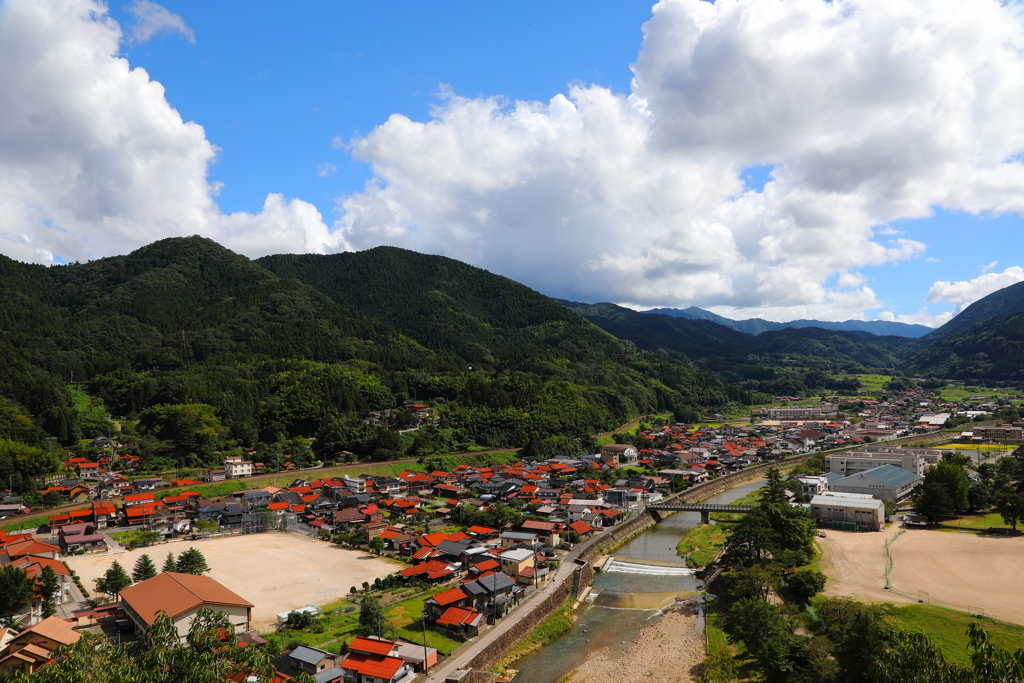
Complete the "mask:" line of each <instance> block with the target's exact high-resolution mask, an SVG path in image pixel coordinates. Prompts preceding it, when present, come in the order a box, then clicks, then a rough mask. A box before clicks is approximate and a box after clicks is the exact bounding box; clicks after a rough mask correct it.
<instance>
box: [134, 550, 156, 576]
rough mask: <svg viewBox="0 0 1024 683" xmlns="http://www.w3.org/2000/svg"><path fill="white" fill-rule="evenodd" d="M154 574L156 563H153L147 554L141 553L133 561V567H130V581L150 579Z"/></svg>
mask: <svg viewBox="0 0 1024 683" xmlns="http://www.w3.org/2000/svg"><path fill="white" fill-rule="evenodd" d="M154 576H156V565H155V564H153V560H152V558H150V556H149V555H145V554H144V555H141V556H140V557H139V559H138V560H136V561H135V568H134V569H132V581H134V582H136V583H138V582H139V581H145V580H146V579H152V578H153V577H154Z"/></svg>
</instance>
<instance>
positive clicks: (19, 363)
mask: <svg viewBox="0 0 1024 683" xmlns="http://www.w3.org/2000/svg"><path fill="white" fill-rule="evenodd" d="M274 271H276V272H274ZM0 291H2V294H3V296H2V297H0V353H2V354H3V358H4V361H5V362H4V363H2V364H0V397H3V398H2V400H0V440H2V439H8V440H10V443H20V444H23V445H25V444H27V446H25V447H26V448H27V447H45V449H47V450H52V449H53V448H54V447H55V443H60V444H63V445H66V446H67V445H74V444H75V443H76V442H77V441H78V440H79V439H80V438H82V437H83V436H84V437H88V438H92V437H93V436H96V435H97V434H99V433H103V432H104V430H106V429H109V423H106V424H103V422H102V420H100V421H97V420H96V419H95V418H94V417H93V418H85V417H84V415H85V413H84V412H83V411H82V409H81V407H80V406H79V405H78V404H79V403H81V402H82V401H85V402H86V403H88V402H89V401H90V400H92V399H90V398H89V397H90V396H92V397H98V398H99V399H102V401H104V403H105V406H106V410H107V411H109V412H110V413H111V414H113V415H115V416H116V415H124V416H128V417H129V418H130V419H129V420H127V421H126V424H127V425H129V427H130V430H129V432H128V433H124V434H122V438H123V439H124V440H126V441H128V442H129V443H134V444H135V446H134V450H136V451H137V452H138V453H139V454H140V455H142V456H143V457H144V459H145V460H146V461H147V463H149V464H151V465H154V466H155V465H159V464H161V463H163V464H165V465H169V464H178V465H195V466H198V465H201V464H203V463H210V462H215V461H217V456H216V455H215V451H218V450H224V449H228V448H234V447H239V446H253V445H256V444H262V447H261V448H262V451H261V453H269V454H270V455H269V456H267V455H262V456H261V457H263V458H264V459H266V460H270V461H271V463H272V462H273V459H274V457H277V456H279V457H280V458H284V457H285V456H286V455H287V454H289V453H290V452H294V451H295V450H296V449H299V448H301V444H300V442H299V441H297V439H298V438H299V437H313V438H315V439H316V444H315V448H316V449H318V450H319V451H320V452H321V453H335V452H337V451H339V450H345V451H351V452H354V453H355V454H357V455H361V456H370V455H373V454H376V455H377V456H378V457H395V456H397V455H398V454H399V452H400V451H401V452H403V453H404V452H407V451H408V452H415V453H417V454H425V453H430V452H449V451H452V450H458V449H465V448H468V447H470V446H473V445H479V446H518V445H522V444H523V443H525V442H526V440H527V439H530V438H541V439H543V438H546V437H551V436H553V435H559V436H561V437H569V438H570V439H572V438H576V439H580V440H581V441H579V442H577V443H578V444H580V445H579V447H580V448H583V447H584V446H583V445H582V444H584V443H585V440H586V439H587V438H588V437H589V435H590V434H593V433H595V432H599V431H605V430H607V429H608V428H611V427H614V426H617V425H619V424H621V423H622V422H624V421H626V420H627V419H629V418H630V417H632V416H635V415H638V414H642V413H647V412H652V411H665V410H672V409H674V408H675V407H678V406H693V407H701V406H708V407H710V406H720V405H724V404H726V403H728V402H730V401H743V400H744V399H746V398H748V397H747V396H746V394H745V393H744V392H743V391H741V390H739V389H737V388H735V387H732V386H730V385H728V384H727V383H725V382H724V381H722V380H721V379H720V378H719V377H717V376H715V375H713V374H711V373H708V372H706V371H704V370H701V369H699V368H697V367H696V366H694V365H692V364H690V363H687V362H685V361H680V360H677V359H673V358H670V357H668V356H667V355H663V354H657V353H653V352H647V351H640V350H637V349H636V347H635V346H634V345H633V344H631V343H629V342H626V341H622V340H619V339H616V338H615V337H613V336H611V335H610V334H608V333H606V332H604V331H602V330H601V329H599V328H598V327H596V326H594V325H593V324H591V323H589V322H588V321H586V320H585V319H583V318H582V317H580V316H578V315H576V314H575V313H573V312H571V311H569V310H567V309H566V308H564V307H563V306H561V305H560V304H558V303H557V302H555V301H553V300H551V299H548V298H547V297H544V296H543V295H540V294H538V293H537V292H534V291H533V290H530V289H529V288H527V287H524V286H522V285H519V284H518V283H515V282H513V281H512V280H508V279H507V278H503V277H500V276H496V275H493V274H491V273H487V272H486V271H482V270H480V269H477V268H472V267H470V266H467V265H465V264H462V263H459V262H457V261H453V260H451V259H446V258H443V257H436V256H424V255H421V254H416V253H414V252H408V251H403V250H399V249H390V248H379V249H373V250H370V251H367V252H362V253H357V254H340V255H337V256H329V257H327V256H325V257H294V256H280V257H268V258H266V259H262V260H261V261H260V262H253V261H250V260H249V259H247V258H245V257H243V256H240V255H238V254H235V253H233V252H231V251H229V250H227V249H224V248H223V247H221V246H220V245H218V244H216V243H214V242H212V241H211V240H207V239H203V238H199V237H191V238H175V239H167V240H162V241H160V242H156V243H154V244H151V245H149V246H146V247H143V248H142V249H139V250H137V251H135V252H133V253H131V254H128V255H126V256H117V257H111V258H104V259H100V260H97V261H93V262H89V263H80V264H79V263H76V264H71V265H65V266H55V267H52V268H45V267H42V266H34V265H26V264H22V263H18V262H15V261H12V260H10V259H7V258H4V257H0ZM72 382H73V385H72ZM413 398H415V399H418V400H419V401H420V402H424V401H427V402H430V403H431V404H432V412H433V414H434V415H435V416H437V417H438V418H439V423H438V424H437V425H430V426H429V427H427V428H422V429H420V430H419V431H418V432H416V434H415V440H413V437H412V436H411V435H410V436H406V437H401V438H400V437H399V436H398V433H397V431H396V430H397V429H398V428H399V427H403V426H407V425H409V424H410V423H411V422H412V421H414V420H413V419H412V417H411V415H410V411H408V410H407V409H405V408H404V405H403V402H405V401H407V400H408V399H413ZM101 412H102V410H101ZM371 413H373V414H374V415H375V416H376V419H377V421H376V422H372V421H369V420H368V418H370V416H371ZM136 418H137V421H136ZM410 441H413V443H409V442H410ZM0 445H2V444H0ZM42 452H43V451H38V452H36V451H33V453H35V455H33V456H32V457H42V456H41V455H40V454H41V453H42ZM275 454H276V455H275ZM18 457H20V456H17V457H16V456H14V455H11V456H10V457H6V456H5V451H4V449H3V448H0V476H2V477H6V475H7V474H10V473H11V468H13V467H15V465H14V464H12V463H15V461H17V460H18ZM296 457H297V456H296ZM22 460H24V458H22ZM21 471H22V470H19V472H21Z"/></svg>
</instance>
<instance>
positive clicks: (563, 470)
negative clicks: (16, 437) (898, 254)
mask: <svg viewBox="0 0 1024 683" xmlns="http://www.w3.org/2000/svg"><path fill="white" fill-rule="evenodd" d="M861 405H862V406H863V408H862V412H861V413H860V414H859V415H856V416H853V417H856V418H857V419H856V420H855V421H854V420H850V419H849V417H851V416H849V415H844V414H842V413H840V411H838V410H837V408H836V405H834V404H828V403H822V404H818V405H812V406H807V407H796V406H792V407H790V406H782V407H779V408H771V409H766V410H763V411H755V413H754V415H753V418H754V422H753V423H752V424H751V425H749V426H734V425H730V424H723V425H721V426H715V427H711V426H699V425H685V424H675V425H666V426H663V427H657V428H652V429H644V430H641V431H640V432H638V434H637V436H636V438H635V439H634V441H635V443H620V444H607V445H605V446H603V447H602V449H601V452H600V453H596V454H593V455H590V456H585V457H577V458H567V457H556V458H552V459H548V460H536V459H532V458H524V459H523V460H521V461H519V462H514V463H510V464H504V465H492V466H488V467H473V466H470V465H460V466H458V467H456V468H454V469H453V470H451V471H432V472H420V471H413V470H406V471H403V472H400V473H399V474H397V475H395V476H372V475H359V476H343V477H331V478H320V479H312V478H310V479H304V478H296V479H295V480H294V481H292V483H291V484H290V485H289V486H287V487H283V488H278V487H273V486H268V487H264V488H246V487H245V485H244V481H245V479H246V478H247V477H249V476H251V475H252V474H254V473H256V472H258V469H256V468H255V467H254V463H253V462H252V461H247V460H243V459H242V458H241V457H238V456H232V457H229V458H228V459H227V460H226V462H225V467H224V468H223V469H221V468H218V469H217V470H213V471H211V472H210V476H209V477H208V479H209V480H219V479H220V477H221V476H222V475H223V478H224V479H239V480H240V481H239V488H238V490H237V491H236V492H234V493H233V494H231V495H226V496H223V497H221V498H220V499H216V500H213V499H207V498H204V496H203V494H202V493H201V492H200V491H198V490H191V489H190V488H189V487H190V486H194V485H196V484H199V483H200V482H198V481H191V480H174V481H171V482H169V483H168V482H165V481H164V479H162V478H157V477H134V478H133V477H131V476H130V475H131V471H130V468H131V466H132V465H133V464H134V463H133V459H132V458H131V456H122V457H121V458H119V459H118V460H119V461H120V462H121V463H123V464H124V465H125V471H121V472H112V471H111V470H112V469H113V468H114V466H115V463H114V462H112V461H111V459H109V458H106V459H102V460H100V459H98V460H96V461H91V460H89V459H87V458H70V459H69V460H68V463H67V466H68V467H69V468H71V469H73V470H74V471H75V473H76V475H77V477H76V478H75V479H68V480H64V481H60V482H55V483H53V484H52V485H50V486H49V487H47V488H46V489H45V490H43V491H41V493H44V494H47V493H58V494H60V495H61V496H62V497H63V498H65V499H66V500H69V501H72V502H74V501H80V502H82V504H83V505H82V507H80V508H77V509H72V510H70V511H67V512H61V513H56V514H53V515H50V516H49V519H48V523H49V527H50V528H51V529H52V530H53V532H54V538H53V540H52V541H46V540H43V539H40V538H35V537H34V535H33V534H31V533H7V532H4V531H0V564H4V565H7V564H13V565H14V566H16V567H18V568H19V569H22V570H24V571H25V572H26V573H28V574H29V576H31V577H38V576H39V574H40V573H41V572H42V571H43V568H44V567H46V566H48V567H50V568H52V569H53V570H54V572H55V573H56V574H57V575H58V577H59V581H60V591H59V602H67V601H69V600H71V595H72V591H71V589H70V586H71V583H72V577H71V575H70V572H69V570H68V569H67V566H66V565H65V564H64V563H63V562H62V561H61V560H60V558H61V557H62V556H67V555H71V554H75V553H82V552H104V551H106V550H107V549H108V548H107V543H108V540H109V536H108V535H107V533H108V532H109V530H111V529H113V528H122V527H124V528H138V529H144V530H146V531H148V532H150V534H151V537H152V538H153V539H154V540H156V539H160V538H168V539H169V538H176V537H182V536H187V535H189V534H193V533H195V532H196V530H197V529H196V528H197V526H198V527H204V526H205V527H207V528H209V527H213V528H215V529H217V530H218V531H220V532H230V531H239V530H243V529H244V528H245V526H246V525H247V524H250V525H251V524H253V523H254V520H256V519H262V520H264V521H265V520H267V519H271V520H275V519H278V518H280V519H281V521H282V522H284V521H287V523H289V524H292V525H295V526H297V527H301V528H306V529H308V531H309V533H311V534H312V535H318V536H319V537H321V538H323V539H325V540H334V541H339V539H346V538H347V539H354V540H355V541H357V542H361V543H365V544H371V547H373V544H375V545H376V547H377V548H379V549H381V551H382V552H385V553H388V554H391V555H393V556H395V557H397V558H402V559H404V560H405V561H406V563H407V566H405V567H404V568H402V569H400V570H398V571H397V572H396V573H395V575H394V579H395V580H396V581H402V582H419V583H423V584H427V585H444V586H446V587H447V589H446V590H444V591H442V592H439V593H437V594H435V595H433V596H432V597H431V598H430V599H429V600H427V601H426V604H425V609H426V618H427V619H428V621H430V622H432V623H433V624H434V626H435V627H436V628H440V629H445V630H447V631H448V632H451V633H456V634H459V635H460V636H461V637H465V638H468V637H472V636H474V635H476V634H477V633H478V632H479V630H480V629H481V627H483V626H484V625H485V624H488V623H494V622H495V621H496V620H498V619H501V618H502V617H503V616H504V615H505V614H507V612H508V610H509V609H511V608H512V607H514V606H515V605H516V604H518V603H519V602H521V601H522V600H523V599H524V596H525V595H527V593H528V592H529V591H531V590H535V589H536V587H537V586H538V585H542V584H543V583H544V581H545V580H546V578H547V577H548V575H549V574H550V572H551V571H552V569H553V567H555V566H557V564H556V563H557V562H558V561H559V559H560V558H562V557H564V554H565V552H566V550H567V549H568V548H570V547H571V543H575V542H579V541H580V540H582V539H585V538H587V537H589V536H590V535H592V534H594V533H596V532H598V531H600V530H601V529H602V528H605V527H609V526H613V525H615V524H616V523H617V522H618V521H619V520H621V519H623V518H624V517H628V516H629V515H630V514H631V513H632V512H634V511H636V510H639V509H640V508H642V507H643V506H645V505H647V504H650V503H656V502H658V501H659V500H661V499H662V498H663V497H665V496H667V495H670V494H671V493H672V492H674V491H677V490H680V489H681V488H684V487H686V486H687V485H689V484H692V483H700V482H703V481H706V480H708V479H709V478H715V477H719V476H722V475H723V474H727V473H729V472H733V471H737V470H740V469H742V468H744V467H747V466H749V465H752V464H755V463H760V462H766V461H773V460H778V459H781V458H784V457H786V456H789V455H792V454H800V453H806V452H809V451H812V450H825V449H838V448H843V447H854V448H853V449H850V448H846V449H844V450H841V451H837V452H834V453H830V454H828V455H826V456H825V464H824V469H825V471H824V473H823V474H821V475H813V476H812V475H807V476H801V477H798V478H797V482H798V483H799V484H800V487H799V490H794V491H791V492H790V495H791V496H792V498H793V500H794V501H795V502H797V503H802V504H805V505H807V507H808V508H809V509H810V511H811V514H812V516H813V517H815V518H816V519H817V520H818V522H819V524H833V525H834V526H835V525H839V526H838V528H846V529H865V530H878V529H880V528H884V503H887V502H889V503H898V502H899V501H901V500H903V499H906V498H907V497H908V496H909V494H910V492H911V491H912V489H913V487H914V486H915V485H916V484H917V483H918V482H919V481H920V480H921V478H922V475H923V473H924V470H925V469H926V468H927V467H929V466H931V465H932V464H934V463H936V462H937V461H938V459H939V458H940V457H941V454H942V451H938V450H932V449H920V448H900V447H898V446H894V445H887V444H886V441H889V440H891V439H893V438H896V437H899V436H904V435H909V434H915V433H925V434H926V433H929V432H931V431H935V430H937V429H938V428H940V427H941V426H942V425H943V424H945V423H946V421H947V420H948V419H949V417H950V415H951V414H952V415H955V414H958V413H961V414H962V413H963V412H964V408H967V407H969V408H971V409H975V410H977V413H976V414H977V415H984V414H987V412H985V411H984V410H983V409H982V407H980V406H977V405H976V404H974V403H970V404H967V406H963V405H955V404H954V405H945V404H936V403H934V402H932V401H926V400H921V399H920V397H919V396H917V395H914V394H913V393H911V394H910V395H905V396H903V397H901V398H900V399H898V400H896V401H894V402H893V403H891V404H890V403H884V402H876V401H871V400H864V401H862V402H861ZM986 407H987V406H986ZM969 417H970V416H969ZM940 420H941V421H940ZM758 421H759V422H758ZM1022 427H1024V425H1021V424H1013V425H997V426H993V427H976V428H974V429H973V430H970V431H964V432H962V433H961V435H960V440H961V441H963V442H965V443H970V442H976V441H977V440H979V439H980V440H1000V441H1004V442H1008V443H1020V442H1021V441H1022V438H1021V432H1022ZM622 468H628V469H626V470H624V471H622ZM314 472H315V470H311V471H307V472H303V474H307V473H308V474H312V473H314ZM169 487H173V489H174V490H173V491H171V488H169ZM794 488H795V487H794ZM161 489H164V491H162V490H161ZM499 504H504V505H505V506H508V507H509V508H512V509H516V510H519V511H521V512H523V513H526V515H527V517H526V519H525V520H524V521H521V522H519V523H517V524H513V523H495V524H494V526H489V525H484V524H470V525H468V526H467V525H458V524H456V523H454V520H455V519H457V518H459V519H464V518H465V517H464V515H465V514H466V512H467V511H469V513H477V512H479V513H486V512H487V511H489V510H494V509H495V508H496V506H498V505H499ZM5 505H7V506H8V508H7V511H8V512H10V511H12V510H13V507H14V506H15V505H17V503H16V502H15V503H13V504H12V503H11V502H9V501H5ZM18 511H19V512H24V511H25V510H24V509H23V508H22V509H19V510H18ZM460 515H463V516H462V517H460ZM204 520H205V521H206V524H205V525H204V523H203V521H204ZM911 521H912V520H911ZM375 539H380V541H375ZM150 581H152V579H151V580H150ZM144 584H145V582H143V583H142V584H138V586H143V585H144ZM37 593H38V591H37ZM41 597H42V596H40V595H38V594H37V595H35V596H34V598H33V602H32V607H31V610H30V612H29V614H28V615H26V616H27V622H28V623H30V624H34V625H35V626H34V627H38V628H39V629H41V630H43V631H52V632H53V633H59V634H62V637H63V638H64V639H65V640H67V638H69V637H71V636H69V635H68V633H70V632H71V631H68V630H67V629H65V628H64V627H63V626H60V627H57V626H54V625H53V623H52V620H53V619H55V617H49V618H47V619H45V620H44V619H42V617H41V603H42V599H41ZM246 604H248V603H246ZM128 609H130V607H129V608H128ZM96 616H97V614H96V612H95V610H94V611H93V612H92V613H90V614H89V615H88V618H87V619H86V621H87V622H89V623H93V622H92V621H90V620H94V619H95V618H96ZM79 618H80V617H79V616H77V615H76V616H74V617H70V618H69V619H65V620H63V621H64V622H66V623H71V624H72V626H74V625H75V623H76V620H77V619H79ZM40 624H49V625H48V626H45V627H43V626H40ZM72 631H73V629H72ZM11 635H13V634H11ZM253 637H258V636H255V635H254V636H253ZM358 641H359V643H361V645H360V647H362V650H360V649H358V648H356V647H353V648H352V651H351V653H350V655H349V656H348V657H347V658H345V659H344V660H343V661H340V662H334V661H333V659H332V660H331V662H329V663H330V664H331V667H333V668H332V670H333V669H337V672H338V679H337V680H341V679H342V677H343V676H348V677H349V678H348V679H349V680H352V679H353V678H352V677H353V676H355V677H356V678H355V679H356V680H362V679H360V678H359V677H360V676H364V674H366V672H367V671H371V670H372V671H378V672H382V671H388V672H390V674H389V675H388V676H385V677H384V678H382V680H391V681H398V680H402V679H403V677H408V676H410V675H411V674H412V673H414V672H415V671H417V670H422V667H423V666H424V661H423V657H422V653H423V648H420V649H419V650H418V653H419V654H417V655H415V656H414V655H409V656H407V657H405V658H404V659H403V657H402V656H401V654H400V653H401V652H402V651H403V646H402V643H401V642H400V641H388V640H385V639H381V638H377V639H372V638H371V639H369V640H368V639H365V638H364V639H358ZM363 641H366V642H363ZM11 642H14V641H11ZM60 642H62V641H60V640H59V639H58V640H55V641H54V643H55V645H54V647H56V646H57V645H59V643H60ZM354 645H355V644H354ZM406 649H408V648H406ZM305 650H309V652H306V651H305ZM385 650H386V651H387V652H385ZM11 652H12V651H11V645H10V644H8V645H7V646H6V647H5V648H2V649H0V667H2V666H3V663H4V661H5V659H4V657H5V653H6V654H7V655H11ZM292 654H293V655H295V654H296V653H294V652H293V653H292ZM298 654H299V656H298V658H297V659H296V660H295V661H294V662H292V666H293V668H298V669H303V667H304V666H305V665H306V662H305V660H304V659H303V658H306V659H310V658H312V659H313V660H317V658H320V659H319V660H318V661H317V662H314V664H313V666H314V667H316V666H321V667H322V666H325V664H324V663H323V661H321V660H323V658H324V657H333V655H330V653H326V652H323V651H320V650H316V648H305V649H304V650H303V652H301V653H298ZM11 656H13V655H11ZM434 656H435V658H436V652H435V653H434ZM416 657H420V659H419V660H418V661H417V660H416ZM293 658H295V657H293ZM428 663H429V662H428ZM382 667H383V668H382ZM417 667H419V668H417ZM0 670H3V669H0ZM303 670H305V669H303ZM325 680H327V679H325ZM332 680H333V679H332Z"/></svg>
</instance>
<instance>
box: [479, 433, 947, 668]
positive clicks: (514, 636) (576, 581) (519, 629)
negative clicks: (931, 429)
mask: <svg viewBox="0 0 1024 683" xmlns="http://www.w3.org/2000/svg"><path fill="white" fill-rule="evenodd" d="M936 436H937V435H935V434H931V435H927V436H925V435H921V436H914V437H904V438H902V439H894V440H892V441H890V442H888V443H897V442H902V443H905V444H908V443H915V442H917V441H923V440H931V441H934V440H935V439H936ZM860 447H861V446H851V447H849V448H841V449H835V450H832V451H828V452H829V453H840V452H842V451H844V450H850V449H852V448H860ZM812 455H814V453H804V454H802V455H797V456H793V457H792V458H786V459H785V460H779V461H777V462H771V463H763V464H761V465H755V466H754V467H749V468H747V469H744V470H740V471H739V472H733V473H731V474H727V475H725V476H722V477H719V478H718V479H712V480H711V481H706V482H704V483H703V484H697V485H696V486H691V487H690V488H688V489H686V490H684V491H680V492H679V493H676V494H674V495H672V496H669V497H668V498H666V499H665V500H664V501H663V502H665V503H673V502H683V503H696V502H698V501H701V500H704V499H706V498H710V497H711V496H713V495H715V494H717V493H721V492H722V491H726V490H728V489H731V488H733V487H734V486H737V485H739V484H742V483H743V482H745V481H750V480H751V479H757V478H760V477H763V476H764V475H765V473H766V472H767V471H768V469H769V468H771V467H784V466H787V465H794V464H796V463H799V462H803V461H804V460H807V459H808V458H810V457H811V456H812ZM656 523H657V522H656V521H655V520H654V518H652V517H651V515H649V514H647V513H644V514H641V515H638V516H637V517H634V518H633V519H630V520H628V521H626V522H624V523H622V524H620V525H619V526H616V527H613V528H611V529H608V530H606V531H604V532H602V533H600V534H598V535H597V536H595V537H594V538H593V539H591V540H590V541H587V542H586V543H585V544H583V545H582V546H581V547H580V554H579V558H580V559H581V560H583V562H584V564H582V565H580V566H579V567H577V569H576V570H575V571H573V572H572V573H571V574H569V576H568V577H566V579H564V580H563V581H562V582H561V583H559V584H558V585H557V586H556V587H555V589H554V590H553V591H552V592H551V595H549V596H548V597H547V599H546V600H544V601H543V602H541V603H540V604H539V605H537V606H536V607H535V608H534V609H532V610H531V611H530V612H529V613H527V614H524V615H523V617H522V618H521V619H520V620H519V621H518V622H517V623H515V624H514V625H513V626H512V627H511V628H510V629H509V630H508V631H506V632H505V633H503V634H502V635H500V636H499V637H497V638H495V639H494V641H493V642H491V643H490V644H488V645H487V647H485V648H484V649H483V650H481V651H480V652H479V653H478V654H477V655H476V656H475V657H474V658H473V659H472V660H471V661H470V662H469V664H468V665H467V668H471V669H473V671H472V674H471V675H473V676H474V678H472V679H469V678H467V679H465V680H467V681H468V682H469V683H486V682H487V681H490V680H493V678H491V677H492V676H493V674H488V673H486V672H487V671H488V670H489V669H492V668H494V667H495V666H497V664H498V663H499V662H500V661H501V660H502V659H504V657H505V655H507V654H508V653H509V652H511V651H512V648H513V647H515V646H516V644H517V643H518V642H519V641H521V640H522V639H523V638H525V637H526V636H528V635H529V634H530V632H531V631H533V629H535V628H536V627H537V626H538V625H540V623H541V622H542V621H544V620H545V619H547V618H548V616H550V615H551V614H552V613H553V612H554V611H555V610H557V609H558V608H559V607H561V606H562V605H564V604H565V602H566V600H569V599H579V597H580V596H581V595H582V594H583V591H584V590H585V589H586V588H587V587H588V586H590V584H591V582H592V581H593V577H594V569H593V567H591V565H590V560H592V559H593V558H594V557H596V556H598V555H600V554H603V553H605V552H607V549H609V548H614V547H616V546H617V545H619V544H621V543H622V542H624V541H625V540H627V539H629V538H630V537H632V536H634V535H636V534H638V533H640V532H642V531H644V530H645V529H647V528H648V527H651V526H654V525H655V524H656ZM566 561H567V562H568V561H571V560H566Z"/></svg>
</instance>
